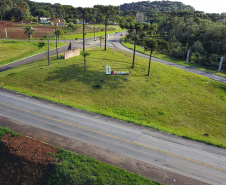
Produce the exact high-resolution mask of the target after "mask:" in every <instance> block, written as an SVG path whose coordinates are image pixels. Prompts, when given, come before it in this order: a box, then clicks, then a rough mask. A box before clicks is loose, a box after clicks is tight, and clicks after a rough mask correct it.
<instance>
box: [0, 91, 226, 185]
mask: <svg viewBox="0 0 226 185" xmlns="http://www.w3.org/2000/svg"><path fill="white" fill-rule="evenodd" d="M0 116H4V117H6V118H10V119H13V120H17V121H20V122H23V123H26V124H29V125H32V126H34V127H37V128H41V129H44V130H47V131H51V132H53V133H56V134H59V135H62V136H65V137H68V138H73V139H75V140H78V141H81V142H85V143H89V144H91V145H93V146H97V147H100V148H104V149H107V150H108V151H111V152H114V153H118V154H121V155H123V156H127V157H130V158H133V159H137V160H140V161H143V162H145V163H148V164H151V165H154V166H157V167H162V168H164V169H166V170H169V171H173V172H176V173H178V174H180V175H184V176H186V177H189V178H192V179H196V180H197V181H200V182H203V183H208V184H222V185H223V184H224V185H225V184H226V150H225V149H222V148H218V147H214V146H210V145H206V144H203V143H199V142H194V141H190V140H186V139H183V138H180V137H176V136H173V135H170V134H166V133H161V132H157V131H153V130H151V129H148V128H144V127H140V126H136V125H133V124H129V123H125V122H122V121H118V120H115V119H111V118H108V117H104V116H100V115H96V114H92V113H88V112H85V111H79V110H77V109H71V108H68V107H65V106H61V105H57V104H53V103H49V102H45V101H39V100H37V99H35V98H32V97H28V96H24V95H20V94H17V93H12V92H10V93H9V92H7V91H5V90H0ZM176 180H177V179H176V178H175V181H176ZM200 184H201V183H200Z"/></svg>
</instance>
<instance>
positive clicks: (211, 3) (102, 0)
mask: <svg viewBox="0 0 226 185" xmlns="http://www.w3.org/2000/svg"><path fill="white" fill-rule="evenodd" d="M32 1H36V2H48V3H52V4H54V3H60V4H62V5H72V6H74V7H79V6H81V7H93V5H97V4H100V5H114V6H117V5H121V4H124V3H131V2H138V0H111V1H109V0H92V1H91V0H83V1H78V0H64V1H62V0H32ZM140 1H143V0H140ZM150 1H151V2H152V1H153V0H150ZM170 1H176V0H170ZM177 1H179V2H182V3H184V4H186V5H191V6H193V7H194V8H195V10H198V11H204V12H205V13H223V12H225V13H226V0H177Z"/></svg>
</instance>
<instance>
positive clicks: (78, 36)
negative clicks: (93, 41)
mask: <svg viewBox="0 0 226 185" xmlns="http://www.w3.org/2000/svg"><path fill="white" fill-rule="evenodd" d="M122 31H125V30H123V29H118V30H112V31H107V35H108V34H113V33H115V32H122ZM100 36H105V31H100V32H95V37H100ZM92 37H94V32H93V33H86V34H85V38H92ZM75 38H77V39H82V38H83V34H65V35H63V36H61V38H60V39H62V40H64V39H75Z"/></svg>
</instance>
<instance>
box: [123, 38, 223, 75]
mask: <svg viewBox="0 0 226 185" xmlns="http://www.w3.org/2000/svg"><path fill="white" fill-rule="evenodd" d="M121 43H122V44H123V45H124V46H126V47H127V48H129V49H131V50H133V49H134V45H133V44H131V43H129V42H126V43H125V37H123V38H122V39H121ZM136 51H137V52H139V53H143V54H145V55H150V51H145V50H144V49H142V47H141V46H139V45H137V46H136ZM153 57H156V58H159V59H162V60H166V61H169V62H173V63H177V64H181V65H185V66H190V67H194V68H197V69H200V70H202V71H207V72H210V73H213V74H216V75H220V76H225V77H226V74H225V73H219V72H217V70H216V71H215V70H211V69H206V68H205V67H203V66H200V65H198V64H195V63H188V64H186V60H185V59H184V60H182V59H178V58H175V57H171V56H168V55H163V54H161V53H158V52H154V54H153Z"/></svg>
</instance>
